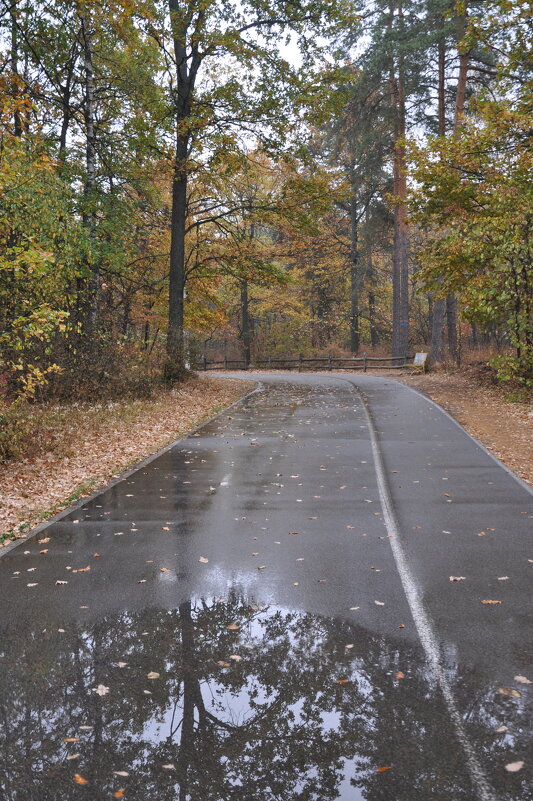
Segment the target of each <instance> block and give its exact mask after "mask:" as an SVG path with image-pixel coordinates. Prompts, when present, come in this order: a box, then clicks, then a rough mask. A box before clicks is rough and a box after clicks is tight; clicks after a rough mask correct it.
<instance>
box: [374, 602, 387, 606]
mask: <svg viewBox="0 0 533 801" xmlns="http://www.w3.org/2000/svg"><path fill="white" fill-rule="evenodd" d="M374 603H375V604H376V606H385V603H384V602H383V601H374Z"/></svg>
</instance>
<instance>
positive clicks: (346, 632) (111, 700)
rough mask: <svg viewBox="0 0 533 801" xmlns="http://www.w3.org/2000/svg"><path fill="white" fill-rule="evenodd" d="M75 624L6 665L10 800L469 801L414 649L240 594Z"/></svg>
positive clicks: (3, 741)
mask: <svg viewBox="0 0 533 801" xmlns="http://www.w3.org/2000/svg"><path fill="white" fill-rule="evenodd" d="M66 617H67V616H66V615H65V617H64V618H63V620H64V622H63V624H62V625H61V623H58V621H57V620H55V619H54V621H53V623H52V622H50V621H48V623H47V622H46V621H45V620H41V621H40V626H39V628H36V629H35V630H34V631H33V632H31V636H29V634H28V632H25V636H21V637H20V639H17V637H16V633H15V632H13V631H11V632H10V633H9V640H11V645H10V648H9V651H8V652H6V653H4V654H3V655H2V658H1V659H0V665H1V671H2V690H1V694H0V710H1V711H0V714H1V718H2V727H1V732H0V746H1V747H0V753H1V756H0V785H1V786H2V788H3V796H2V798H3V799H5V801H59V799H61V801H70V799H80V798H83V799H90V801H103V800H104V799H111V798H113V797H115V798H120V797H123V798H125V799H132V801H133V800H135V801H149V800H150V799H154V801H155V799H157V801H226V799H227V801H255V800H256V799H260V800H261V801H279V800H280V799H283V800H284V799H286V800H287V801H304V800H306V801H312V800H316V801H326V800H327V799H331V800H332V801H333V799H337V800H342V801H358V799H368V801H392V799H394V801H402V800H404V801H413V799H418V798H419V799H424V801H430V799H434V800H435V801H437V799H438V801H441V800H442V801H450V799H454V800H456V799H457V800H459V799H465V801H467V800H468V801H470V800H471V799H472V798H473V795H472V793H471V790H470V785H469V780H468V778H467V776H466V775H465V771H464V767H463V762H464V760H463V757H462V754H461V752H460V750H459V748H458V746H457V745H456V743H455V740H454V737H453V733H452V731H451V728H450V725H449V723H448V721H447V716H446V712H445V709H444V707H443V704H442V701H441V699H440V696H439V693H438V690H437V689H436V687H435V685H434V683H433V681H432V679H431V677H430V676H428V674H427V671H426V667H425V665H424V662H423V661H422V660H421V656H420V653H419V652H418V650H417V648H416V646H409V645H406V644H405V643H402V642H394V641H391V640H388V639H387V638H384V637H382V636H376V635H373V634H371V633H370V632H368V631H367V630H365V629H363V628H361V627H357V626H355V625H353V624H351V623H349V622H348V621H346V620H335V619H327V618H321V617H318V616H315V615H311V614H306V613H302V612H292V611H289V610H285V609H281V608H279V607H264V606H262V605H261V604H260V603H253V602H250V601H247V600H245V599H244V598H243V597H242V596H239V595H238V594H230V595H229V596H228V597H226V598H225V599H224V600H221V599H209V600H208V599H197V600H191V601H187V602H185V603H182V604H181V605H180V606H179V608H177V609H174V610H170V611H168V610H166V611H161V610H146V611H143V612H140V613H135V614H132V613H128V612H124V613H122V614H120V615H115V616H109V617H107V618H104V619H102V620H100V621H99V622H96V623H94V624H87V625H86V626H83V625H81V624H80V623H79V622H69V621H68V620H66ZM54 618H55V615H54ZM58 629H64V630H63V631H60V630H58ZM471 714H472V717H474V718H475V717H476V716H477V717H479V718H480V719H479V721H478V724H477V725H478V728H479V729H480V730H481V728H484V726H483V723H484V721H483V720H482V719H481V717H480V716H479V714H478V712H472V713H471ZM386 768H387V770H385V769H386ZM126 774H128V775H126ZM114 794H115V795H114ZM512 797H516V798H519V797H522V796H520V795H519V794H517V795H516V796H512Z"/></svg>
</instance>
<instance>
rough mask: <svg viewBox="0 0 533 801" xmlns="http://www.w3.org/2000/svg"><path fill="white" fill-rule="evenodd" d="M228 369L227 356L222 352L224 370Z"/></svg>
mask: <svg viewBox="0 0 533 801" xmlns="http://www.w3.org/2000/svg"><path fill="white" fill-rule="evenodd" d="M227 369H228V357H227V356H226V354H224V370H227Z"/></svg>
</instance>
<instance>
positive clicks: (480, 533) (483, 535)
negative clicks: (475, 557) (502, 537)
mask: <svg viewBox="0 0 533 801" xmlns="http://www.w3.org/2000/svg"><path fill="white" fill-rule="evenodd" d="M477 536H478V537H486V536H487V534H486V532H485V531H480V532H479V534H478V535H477Z"/></svg>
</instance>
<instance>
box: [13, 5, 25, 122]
mask: <svg viewBox="0 0 533 801" xmlns="http://www.w3.org/2000/svg"><path fill="white" fill-rule="evenodd" d="M17 4H18V0H11V6H10V14H11V84H12V89H11V91H12V96H13V106H14V109H13V130H14V133H15V136H17V137H19V136H22V120H21V114H20V107H19V96H20V85H19V81H20V77H19V65H18V20H17Z"/></svg>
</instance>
